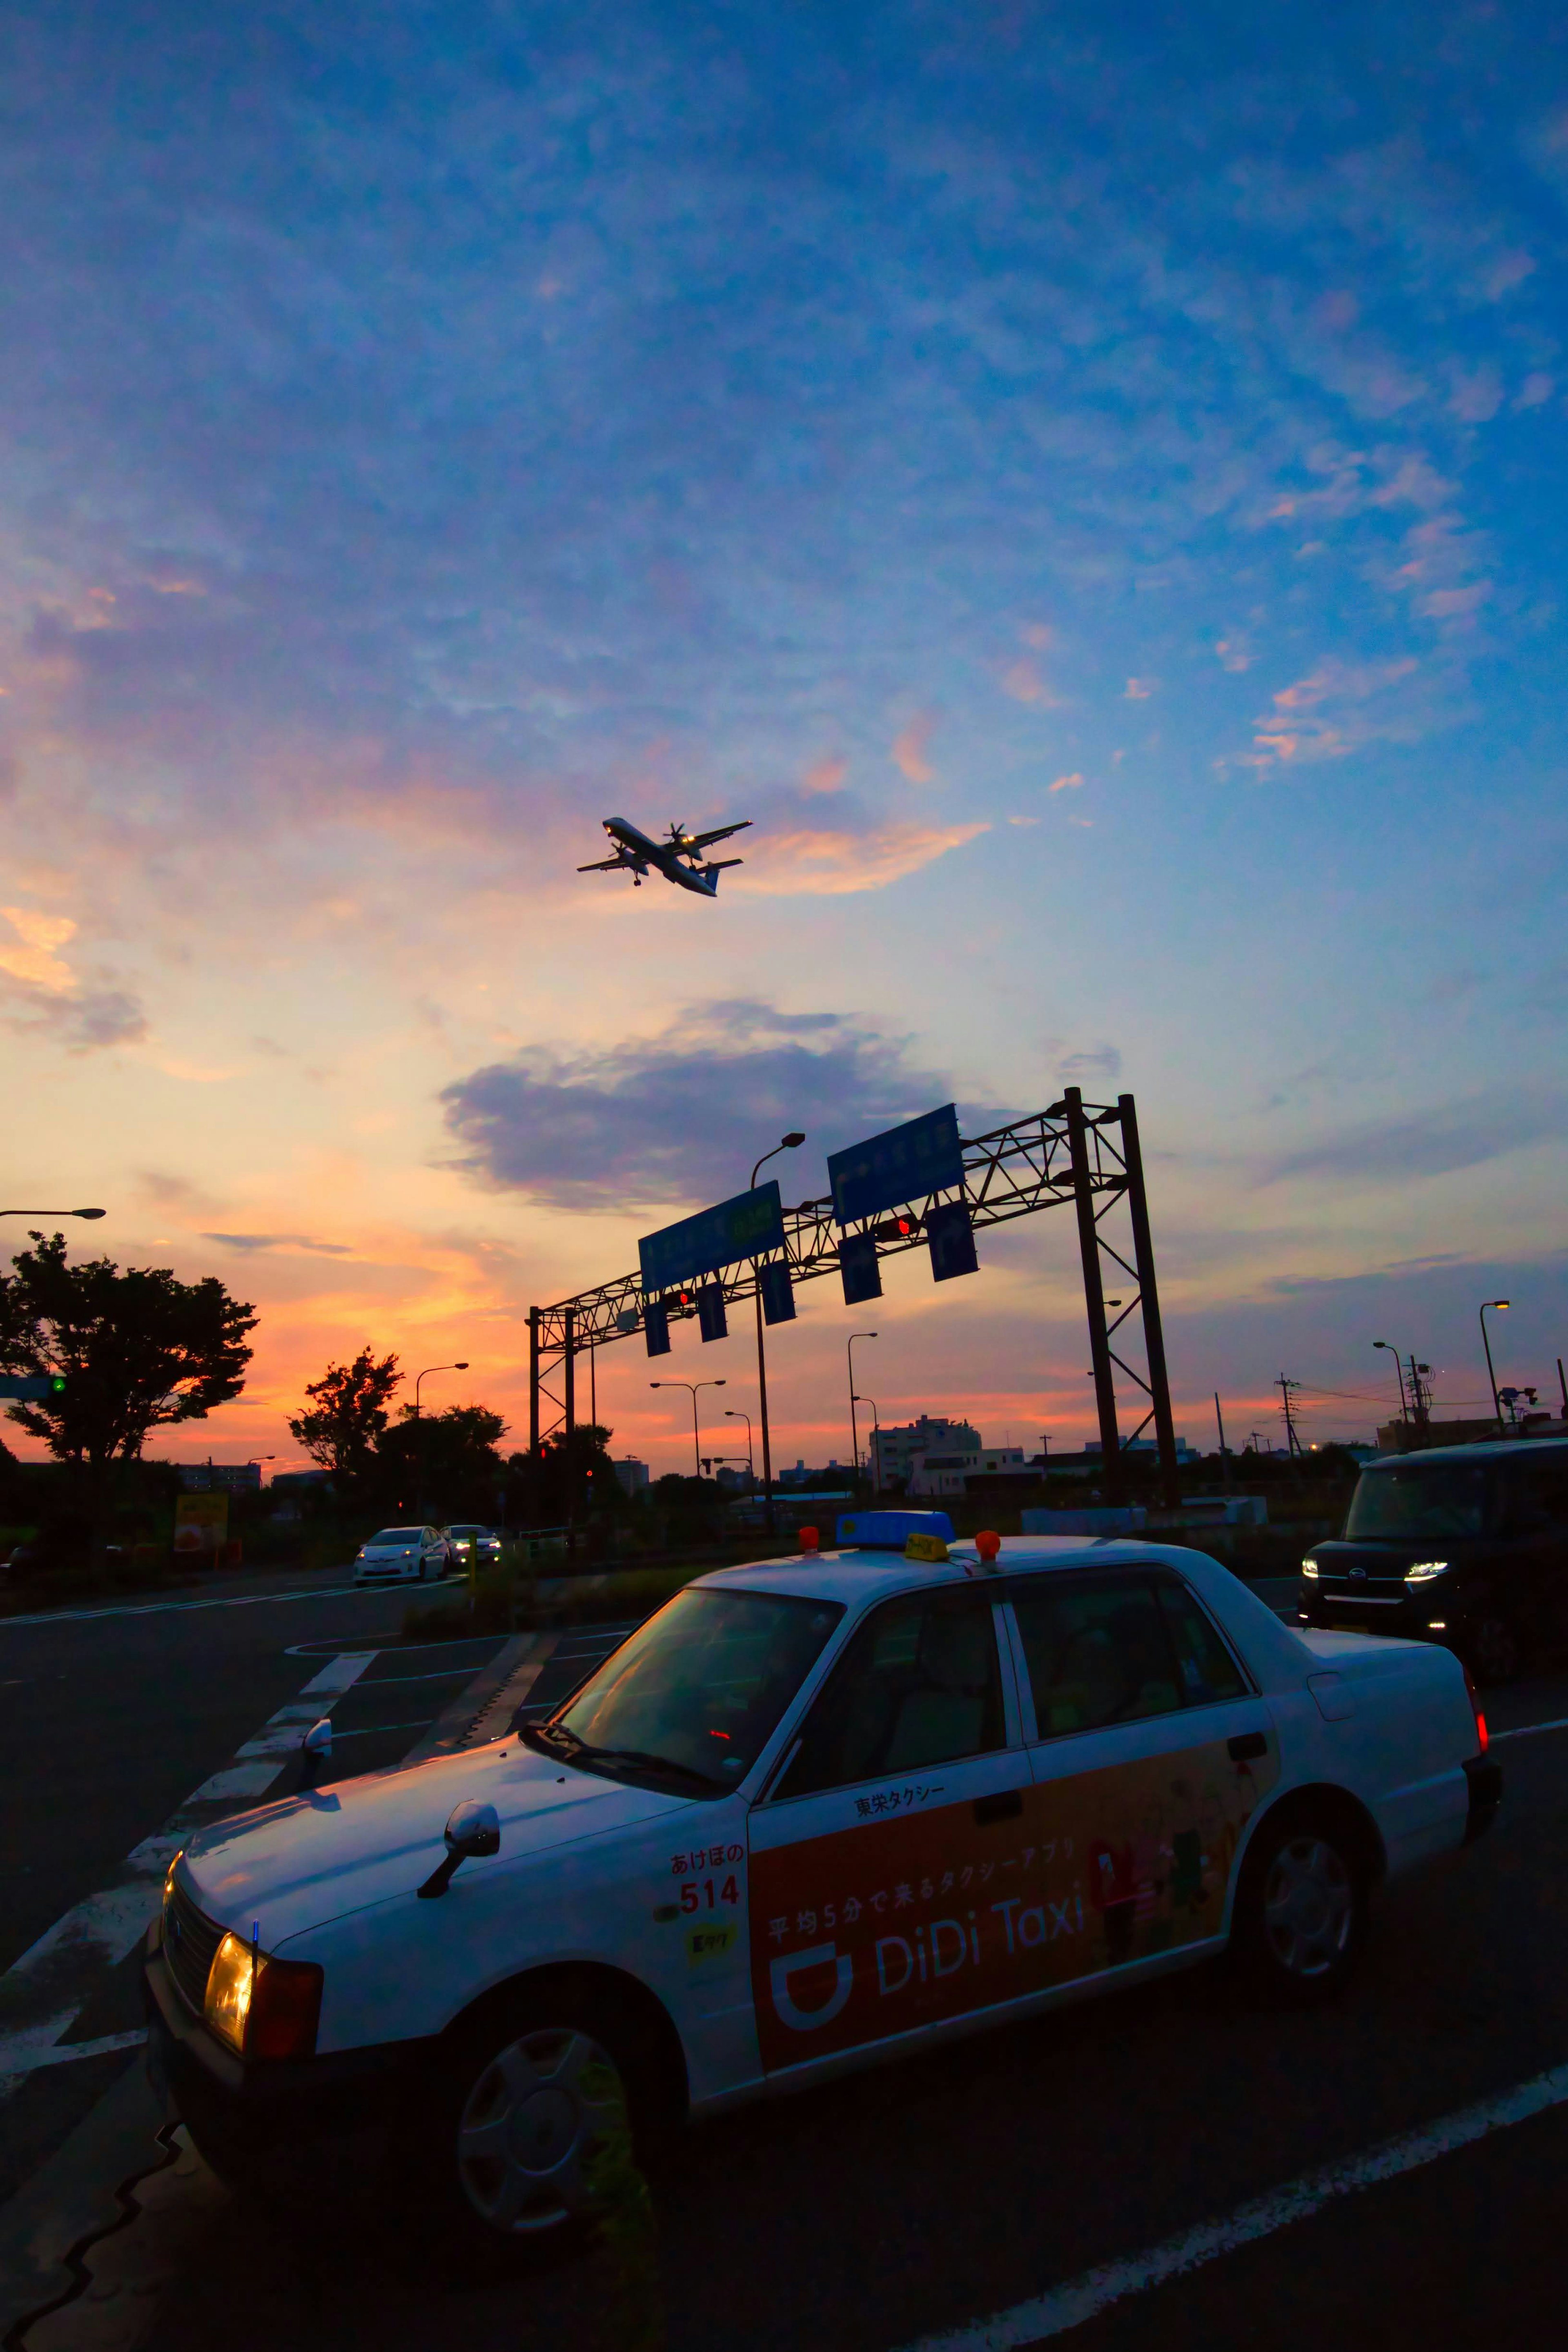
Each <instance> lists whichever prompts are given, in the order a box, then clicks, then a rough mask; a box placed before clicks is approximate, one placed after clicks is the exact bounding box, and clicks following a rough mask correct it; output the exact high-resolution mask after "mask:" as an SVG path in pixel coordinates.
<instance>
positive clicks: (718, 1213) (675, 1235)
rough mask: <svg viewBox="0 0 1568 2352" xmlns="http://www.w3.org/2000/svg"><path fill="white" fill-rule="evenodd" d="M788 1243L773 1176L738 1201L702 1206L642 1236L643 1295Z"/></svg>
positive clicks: (639, 1251) (739, 1194)
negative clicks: (711, 1206) (697, 1210)
mask: <svg viewBox="0 0 1568 2352" xmlns="http://www.w3.org/2000/svg"><path fill="white" fill-rule="evenodd" d="M783 1247H784V1203H783V1202H782V1201H781V1200H780V1198H779V1188H778V1185H777V1183H776V1181H774V1180H773V1178H772V1177H770V1178H769V1180H768V1181H767V1182H766V1183H765V1184H758V1185H757V1186H755V1188H754V1189H753V1190H752V1192H737V1193H736V1195H735V1197H734V1199H733V1200H732V1201H721V1202H719V1204H718V1206H717V1207H716V1208H712V1209H700V1210H699V1212H698V1213H697V1215H696V1216H694V1217H682V1218H681V1220H680V1223H679V1224H678V1225H666V1226H665V1228H664V1230H663V1232H662V1233H657V1234H647V1236H646V1238H645V1239H644V1240H642V1241H640V1242H638V1244H637V1257H638V1259H639V1261H640V1263H641V1266H642V1286H643V1296H644V1297H645V1298H646V1297H647V1296H648V1295H649V1293H650V1292H653V1291H659V1290H673V1289H674V1287H675V1286H676V1284H677V1283H679V1282H691V1281H694V1280H695V1279H696V1277H697V1276H699V1275H703V1274H719V1273H721V1271H722V1269H723V1268H724V1267H725V1266H727V1265H735V1263H736V1262H737V1260H738V1259H741V1258H743V1257H761V1256H762V1255H763V1251H764V1250H775V1249H777V1250H782V1249H783Z"/></svg>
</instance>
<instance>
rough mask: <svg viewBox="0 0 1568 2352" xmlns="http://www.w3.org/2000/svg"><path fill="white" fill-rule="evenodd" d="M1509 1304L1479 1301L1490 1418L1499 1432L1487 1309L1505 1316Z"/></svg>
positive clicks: (1499, 1408) (1499, 1413) (1499, 1412)
mask: <svg viewBox="0 0 1568 2352" xmlns="http://www.w3.org/2000/svg"><path fill="white" fill-rule="evenodd" d="M1510 1303H1511V1302H1510V1300H1509V1299H1506V1298H1483V1299H1482V1301H1481V1345H1482V1347H1483V1348H1484V1349H1486V1351H1487V1378H1488V1380H1489V1381H1490V1382H1491V1384H1492V1417H1493V1419H1494V1420H1495V1421H1496V1423H1497V1425H1498V1428H1499V1430H1501V1428H1502V1406H1501V1404H1500V1402H1499V1399H1498V1392H1497V1374H1496V1372H1494V1371H1493V1370H1492V1349H1491V1341H1490V1340H1489V1339H1488V1338H1487V1308H1488V1307H1492V1308H1493V1309H1494V1310H1495V1311H1496V1312H1497V1313H1498V1314H1500V1315H1505V1314H1506V1313H1507V1312H1508V1309H1509V1307H1510Z"/></svg>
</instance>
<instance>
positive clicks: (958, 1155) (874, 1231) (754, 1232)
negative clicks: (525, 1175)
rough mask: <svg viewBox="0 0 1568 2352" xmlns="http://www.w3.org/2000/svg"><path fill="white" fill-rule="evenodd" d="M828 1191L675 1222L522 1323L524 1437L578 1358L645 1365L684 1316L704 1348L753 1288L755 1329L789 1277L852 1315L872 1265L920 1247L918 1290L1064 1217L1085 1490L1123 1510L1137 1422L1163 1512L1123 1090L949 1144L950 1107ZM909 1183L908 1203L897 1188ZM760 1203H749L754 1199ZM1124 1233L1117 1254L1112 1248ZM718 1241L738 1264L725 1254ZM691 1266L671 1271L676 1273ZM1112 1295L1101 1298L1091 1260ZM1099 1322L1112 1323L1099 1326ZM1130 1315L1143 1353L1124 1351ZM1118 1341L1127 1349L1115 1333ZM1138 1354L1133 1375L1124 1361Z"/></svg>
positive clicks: (556, 1421)
mask: <svg viewBox="0 0 1568 2352" xmlns="http://www.w3.org/2000/svg"><path fill="white" fill-rule="evenodd" d="M829 1170H830V1174H831V1178H832V1181H833V1187H834V1189H833V1190H832V1191H831V1192H828V1193H826V1195H824V1196H823V1197H822V1198H821V1199H820V1200H813V1201H803V1202H801V1203H800V1205H799V1206H798V1207H797V1208H794V1209H784V1208H782V1206H781V1204H780V1202H779V1194H778V1187H777V1185H776V1184H773V1183H768V1184H765V1185H762V1186H759V1187H758V1188H757V1190H756V1192H752V1193H742V1194H739V1195H737V1197H736V1199H735V1200H733V1201H729V1202H721V1204H720V1205H719V1207H718V1208H717V1209H714V1210H705V1211H702V1212H701V1213H700V1214H698V1215H697V1216H694V1217H689V1218H684V1219H682V1220H681V1221H680V1223H679V1224H677V1225H673V1226H668V1227H667V1228H666V1229H665V1231H664V1232H663V1233H662V1234H654V1235H650V1236H649V1237H648V1240H647V1241H645V1242H644V1243H643V1244H642V1245H641V1255H642V1265H640V1266H639V1268H638V1271H637V1273H635V1274H625V1275H622V1276H619V1277H618V1278H617V1279H616V1280H615V1281H613V1282H606V1283H602V1284H600V1285H599V1286H598V1287H597V1288H596V1289H594V1290H584V1291H581V1292H579V1293H578V1295H577V1296H576V1297H574V1298H563V1299H560V1300H557V1302H556V1303H555V1304H554V1305H553V1306H551V1307H531V1308H530V1310H529V1317H528V1327H529V1438H530V1443H531V1447H532V1450H533V1451H534V1453H535V1454H537V1452H538V1449H539V1445H540V1442H541V1440H542V1438H544V1437H547V1436H549V1435H550V1434H551V1433H552V1432H553V1431H554V1430H556V1429H558V1428H561V1427H564V1428H565V1430H566V1431H567V1433H571V1432H572V1431H573V1429H574V1427H575V1425H576V1420H577V1412H576V1359H577V1357H578V1356H579V1355H581V1354H582V1353H583V1352H584V1350H585V1349H595V1350H596V1349H599V1348H603V1347H608V1346H612V1345H613V1344H614V1343H615V1342H616V1341H617V1340H621V1339H632V1338H634V1337H635V1336H636V1335H637V1333H638V1332H641V1333H642V1334H643V1336H644V1341H645V1345H646V1346H647V1349H648V1352H649V1353H650V1354H662V1353H664V1352H665V1351H666V1349H668V1331H669V1327H670V1326H671V1325H673V1324H678V1323H680V1322H684V1321H689V1320H698V1321H700V1324H701V1327H702V1334H703V1337H704V1339H714V1338H721V1337H722V1336H723V1334H724V1330H725V1314H726V1310H727V1309H728V1308H729V1307H731V1306H735V1305H738V1304H740V1303H742V1302H744V1301H750V1300H752V1299H753V1298H755V1297H756V1296H757V1294H758V1291H759V1288H760V1289H761V1292H762V1299H763V1315H764V1318H765V1319H766V1320H767V1321H768V1322H770V1323H776V1322H784V1321H788V1320H790V1319H792V1318H793V1317H794V1313H795V1304H794V1291H795V1286H797V1285H798V1284H800V1283H803V1282H814V1281H816V1280H817V1279H819V1278H820V1277H821V1276H824V1275H828V1274H838V1275H839V1276H841V1277H842V1279H843V1283H844V1294H845V1301H846V1304H847V1305H854V1304H856V1303H858V1301H860V1300H863V1299H865V1298H868V1297H877V1296H878V1295H879V1292H880V1289H881V1276H880V1264H881V1261H882V1260H883V1259H884V1258H888V1257H896V1256H899V1255H901V1254H902V1253H903V1252H905V1251H908V1250H912V1249H918V1248H921V1247H924V1248H927V1249H929V1251H930V1252H931V1271H932V1276H933V1278H934V1279H935V1280H937V1281H939V1282H940V1281H944V1280H947V1279H950V1278H951V1277H952V1276H956V1275H962V1274H968V1273H973V1272H974V1271H976V1270H977V1265H978V1260H977V1257H976V1254H975V1250H974V1244H973V1236H974V1235H975V1234H978V1233H983V1232H984V1231H986V1230H987V1229H988V1228H990V1227H991V1226H994V1225H1004V1224H1010V1223H1013V1222H1014V1221H1015V1220H1016V1219H1017V1218H1020V1217H1029V1216H1034V1215H1036V1214H1037V1213H1038V1212H1039V1211H1040V1210H1042V1209H1050V1208H1057V1207H1063V1208H1065V1207H1068V1206H1069V1205H1070V1206H1072V1207H1073V1209H1074V1210H1075V1212H1076V1221H1077V1227H1078V1238H1079V1257H1080V1260H1081V1264H1082V1269H1083V1282H1084V1303H1085V1307H1086V1309H1087V1313H1088V1320H1089V1360H1090V1371H1091V1373H1092V1377H1093V1380H1094V1389H1095V1403H1096V1410H1097V1414H1098V1418H1099V1422H1100V1446H1101V1451H1102V1457H1103V1461H1104V1465H1105V1468H1104V1472H1103V1475H1102V1478H1101V1491H1102V1493H1103V1495H1104V1496H1105V1499H1106V1500H1107V1501H1108V1502H1113V1501H1116V1500H1118V1499H1119V1498H1120V1497H1121V1493H1122V1491H1123V1488H1124V1485H1125V1480H1124V1475H1123V1472H1122V1456H1123V1454H1124V1453H1125V1450H1126V1447H1127V1446H1128V1445H1130V1444H1131V1442H1132V1440H1133V1438H1136V1437H1139V1436H1142V1433H1143V1432H1144V1431H1145V1430H1146V1429H1147V1428H1148V1427H1149V1425H1150V1423H1151V1422H1152V1423H1153V1427H1154V1438H1155V1444H1156V1447H1157V1450H1158V1454H1159V1459H1160V1471H1161V1484H1162V1487H1163V1494H1164V1498H1165V1500H1166V1501H1167V1502H1169V1503H1174V1502H1175V1501H1176V1499H1177V1482H1176V1440H1175V1426H1174V1422H1173V1416H1172V1412H1171V1394H1170V1382H1169V1378H1168V1375H1167V1371H1166V1365H1165V1349H1164V1337H1163V1328H1162V1326H1161V1321H1160V1304H1159V1294H1158V1289H1157V1286H1156V1283H1155V1276H1154V1251H1153V1243H1152V1237H1151V1233H1150V1225H1149V1207H1148V1200H1147V1195H1146V1193H1145V1190H1144V1183H1143V1162H1142V1152H1141V1150H1140V1148H1139V1139H1138V1117H1137V1109H1136V1107H1135V1104H1134V1101H1133V1097H1131V1095H1121V1096H1119V1097H1118V1098H1117V1100H1116V1101H1115V1102H1114V1103H1086V1102H1085V1101H1084V1100H1083V1097H1082V1094H1081V1092H1080V1090H1079V1088H1078V1087H1068V1089H1067V1091H1066V1092H1065V1094H1064V1095H1063V1097H1062V1098H1061V1100H1060V1101H1059V1102H1056V1103H1053V1104H1052V1105H1051V1106H1050V1108H1049V1109H1048V1110H1043V1111H1036V1112H1031V1113H1030V1114H1029V1115H1028V1116H1027V1117H1026V1118H1017V1119H1011V1120H1009V1121H1008V1122H1007V1123H1006V1124H1005V1126H1003V1127H997V1128H993V1129H991V1130H990V1132H989V1133H987V1134H985V1135H979V1136H972V1137H961V1136H960V1135H959V1133H958V1127H957V1120H956V1117H955V1115H954V1114H953V1112H952V1107H951V1105H950V1106H948V1107H947V1108H946V1109H945V1110H943V1111H939V1112H932V1113H930V1114H928V1116H927V1117H926V1118H924V1119H917V1120H911V1121H910V1122H909V1124H908V1125H907V1126H906V1127H905V1128H902V1129H892V1130H890V1132H889V1134H888V1135H886V1136H879V1137H872V1138H871V1139H869V1141H868V1143H866V1144H861V1145H857V1146H855V1147H853V1149H852V1150H849V1151H846V1152H838V1153H836V1154H835V1155H834V1157H833V1159H832V1160H831V1161H830V1162H829ZM908 1184H920V1185H922V1186H924V1187H927V1188H929V1189H923V1190H921V1191H919V1192H913V1193H911V1192H907V1191H901V1190H900V1188H901V1187H902V1186H905V1185H908ZM770 1195H771V1199H768V1198H765V1197H764V1196H770ZM1121 1211H1124V1212H1125V1226H1126V1230H1125V1233H1124V1234H1121V1244H1120V1245H1119V1244H1118V1242H1117V1241H1115V1240H1113V1239H1112V1238H1111V1234H1112V1231H1113V1230H1115V1231H1117V1232H1120V1231H1121V1219H1120V1218H1117V1220H1116V1223H1115V1225H1114V1227H1113V1226H1112V1223H1111V1220H1112V1218H1113V1216H1114V1215H1115V1213H1117V1212H1121ZM731 1244H735V1245H737V1246H738V1247H740V1248H742V1249H744V1250H747V1251H749V1252H751V1253H752V1255H743V1256H736V1257H733V1258H730V1259H726V1258H725V1257H724V1255H722V1253H723V1251H724V1250H725V1249H727V1248H728V1247H729V1246H731ZM688 1259H689V1261H690V1265H689V1272H688V1273H687V1274H679V1273H677V1272H676V1271H675V1269H676V1267H677V1266H679V1265H685V1264H686V1262H687V1260H688ZM1106 1261H1109V1262H1110V1265H1112V1266H1113V1267H1114V1268H1115V1269H1116V1274H1115V1275H1114V1276H1113V1277H1112V1279H1113V1280H1116V1281H1117V1282H1118V1283H1119V1284H1121V1286H1123V1287H1124V1292H1125V1294H1126V1295H1123V1296H1122V1297H1119V1298H1117V1299H1115V1300H1113V1301H1111V1302H1110V1306H1109V1307H1108V1305H1107V1302H1106V1285H1105V1265H1106ZM1112 1314H1114V1320H1110V1319H1108V1318H1110V1316H1111V1315H1112ZM1133 1318H1137V1323H1138V1326H1139V1327H1141V1336H1142V1347H1141V1349H1130V1339H1131V1338H1133V1337H1135V1336H1137V1334H1136V1333H1129V1328H1128V1327H1129V1325H1130V1324H1131V1323H1132V1320H1133ZM1124 1335H1125V1336H1124ZM1130 1353H1131V1354H1133V1355H1134V1356H1141V1357H1142V1368H1140V1366H1139V1363H1138V1362H1137V1361H1136V1360H1131V1361H1130V1360H1129V1354H1130ZM1118 1371H1120V1372H1121V1374H1122V1375H1123V1376H1124V1377H1125V1378H1126V1379H1127V1380H1128V1381H1131V1383H1132V1384H1133V1386H1134V1387H1135V1388H1136V1389H1137V1390H1138V1391H1140V1394H1141V1397H1142V1399H1144V1400H1146V1401H1147V1402H1146V1409H1145V1410H1144V1412H1142V1418H1141V1419H1140V1420H1139V1422H1138V1423H1137V1426H1136V1427H1135V1428H1134V1429H1133V1430H1132V1431H1131V1433H1130V1434H1129V1435H1128V1436H1127V1437H1126V1438H1123V1437H1122V1436H1121V1433H1120V1429H1119V1424H1118V1420H1117V1408H1116V1390H1115V1380H1116V1373H1117V1372H1118Z"/></svg>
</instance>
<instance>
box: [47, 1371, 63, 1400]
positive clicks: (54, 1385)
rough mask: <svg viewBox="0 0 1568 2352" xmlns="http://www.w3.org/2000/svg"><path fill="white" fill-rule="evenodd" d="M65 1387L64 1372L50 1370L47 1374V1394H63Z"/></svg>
mask: <svg viewBox="0 0 1568 2352" xmlns="http://www.w3.org/2000/svg"><path fill="white" fill-rule="evenodd" d="M65 1389H66V1376H65V1374H64V1373H63V1372H51V1373H50V1374H49V1394H50V1395H51V1396H64V1394H65Z"/></svg>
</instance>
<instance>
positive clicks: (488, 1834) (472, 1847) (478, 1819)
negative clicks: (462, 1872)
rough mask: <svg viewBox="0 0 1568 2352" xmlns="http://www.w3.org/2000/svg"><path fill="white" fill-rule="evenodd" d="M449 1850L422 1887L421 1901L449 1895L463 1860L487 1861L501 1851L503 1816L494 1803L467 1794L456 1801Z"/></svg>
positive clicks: (448, 1827)
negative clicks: (447, 1893) (500, 1815)
mask: <svg viewBox="0 0 1568 2352" xmlns="http://www.w3.org/2000/svg"><path fill="white" fill-rule="evenodd" d="M446 1841H447V1851H446V1853H445V1854H444V1856H443V1857H442V1859H441V1860H440V1861H439V1862H438V1863H437V1865H436V1867H435V1869H434V1870H433V1871H432V1872H431V1873H430V1875H429V1877H428V1878H427V1879H426V1881H425V1884H424V1885H423V1886H421V1887H420V1889H419V1890H418V1892H419V1900H420V1901H421V1903H428V1902H433V1901H434V1900H435V1898H436V1896H437V1895H445V1893H446V1892H447V1887H448V1886H450V1885H451V1884H452V1879H453V1876H454V1874H455V1873H456V1872H457V1870H458V1866H459V1864H462V1863H465V1862H468V1861H473V1862H483V1861H486V1860H488V1859H489V1856H490V1855H491V1854H492V1853H500V1817H499V1815H498V1814H497V1812H496V1809H495V1807H494V1806H493V1805H484V1804H480V1803H479V1801H478V1800H477V1799H476V1798H473V1797H467V1798H465V1799H464V1801H463V1802H462V1803H461V1804H460V1805H454V1806H453V1808H452V1812H451V1817H450V1819H449V1820H448V1822H447V1828H446Z"/></svg>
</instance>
